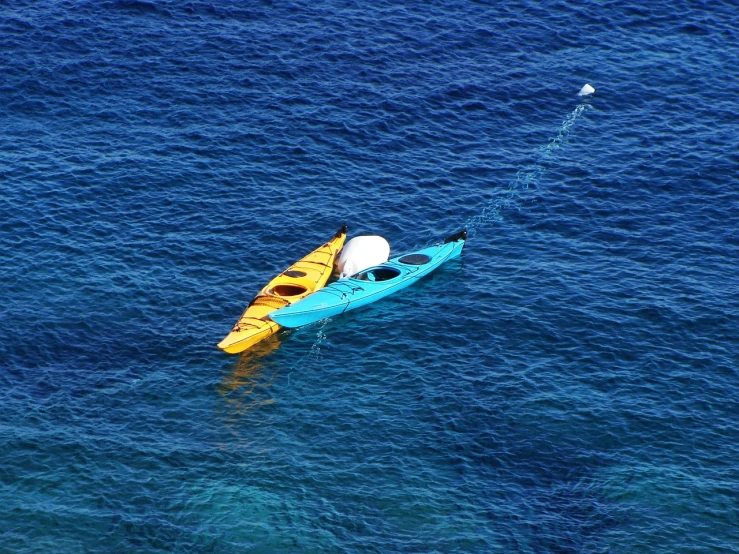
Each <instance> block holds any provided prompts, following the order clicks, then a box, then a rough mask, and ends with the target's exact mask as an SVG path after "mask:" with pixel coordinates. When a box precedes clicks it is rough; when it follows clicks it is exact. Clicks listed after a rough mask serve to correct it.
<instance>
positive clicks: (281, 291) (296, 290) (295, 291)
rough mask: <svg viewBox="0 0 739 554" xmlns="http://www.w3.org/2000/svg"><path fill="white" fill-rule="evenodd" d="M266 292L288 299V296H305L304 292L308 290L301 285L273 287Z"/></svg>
mask: <svg viewBox="0 0 739 554" xmlns="http://www.w3.org/2000/svg"><path fill="white" fill-rule="evenodd" d="M268 292H269V294H272V295H274V296H281V297H285V296H287V297H290V296H300V295H301V294H305V293H306V292H308V289H307V288H306V287H304V286H303V285H296V284H282V285H275V286H274V287H272V288H271V289H270V290H269V291H268Z"/></svg>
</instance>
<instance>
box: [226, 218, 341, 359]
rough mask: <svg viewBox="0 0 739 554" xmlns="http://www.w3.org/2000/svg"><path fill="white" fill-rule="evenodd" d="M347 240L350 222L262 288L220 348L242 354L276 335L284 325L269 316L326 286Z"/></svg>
mask: <svg viewBox="0 0 739 554" xmlns="http://www.w3.org/2000/svg"><path fill="white" fill-rule="evenodd" d="M345 240H346V225H344V226H343V227H342V228H341V229H339V231H338V232H337V233H336V234H335V235H334V236H333V238H332V239H331V240H329V241H328V242H327V243H325V244H323V245H322V246H320V247H319V248H317V249H316V250H314V251H313V252H311V253H310V254H308V255H307V256H305V257H303V258H301V259H300V260H298V261H297V262H296V263H294V264H293V265H291V266H290V267H288V268H287V269H286V270H285V271H283V272H282V273H280V274H279V275H278V276H277V277H275V278H274V279H272V280H271V281H270V282H269V283H267V285H266V286H265V287H264V288H263V289H262V290H261V291H259V294H257V295H256V296H255V297H254V299H253V300H252V301H251V303H250V304H249V306H247V308H246V310H245V311H244V313H243V314H242V315H241V317H240V318H239V320H238V321H237V322H236V325H234V327H233V329H231V332H230V333H229V334H228V335H226V337H225V338H224V339H223V340H222V341H221V342H219V343H218V348H220V349H221V350H223V351H224V352H227V353H229V354H238V353H239V352H243V351H244V350H246V349H248V348H250V347H252V346H254V345H255V344H257V343H258V342H260V341H262V340H264V339H266V338H267V337H269V336H271V335H274V334H275V333H276V332H277V331H278V330H279V329H280V325H279V324H278V323H276V322H274V321H273V320H271V319H270V318H269V317H268V316H269V314H270V313H271V312H273V311H274V310H277V309H279V308H283V307H285V306H289V305H290V304H292V303H294V302H298V301H299V300H301V299H303V298H306V297H307V296H309V295H310V294H311V293H313V292H315V291H317V290H318V289H320V288H322V287H323V286H324V285H325V284H326V281H328V278H329V277H330V276H331V273H332V271H333V268H334V261H335V259H336V255H337V254H338V253H339V251H340V250H341V247H342V246H343V245H344V241H345Z"/></svg>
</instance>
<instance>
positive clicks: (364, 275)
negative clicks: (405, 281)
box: [353, 267, 400, 282]
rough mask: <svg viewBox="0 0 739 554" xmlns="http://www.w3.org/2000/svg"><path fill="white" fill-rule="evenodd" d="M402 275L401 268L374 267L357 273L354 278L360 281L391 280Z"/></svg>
mask: <svg viewBox="0 0 739 554" xmlns="http://www.w3.org/2000/svg"><path fill="white" fill-rule="evenodd" d="M399 276H400V270H399V269H396V268H394V267H373V268H371V269H368V270H367V271H362V272H361V273H357V274H356V275H355V276H354V277H353V279H357V280H359V281H376V282H377V281H389V280H390V279H395V278H396V277H399Z"/></svg>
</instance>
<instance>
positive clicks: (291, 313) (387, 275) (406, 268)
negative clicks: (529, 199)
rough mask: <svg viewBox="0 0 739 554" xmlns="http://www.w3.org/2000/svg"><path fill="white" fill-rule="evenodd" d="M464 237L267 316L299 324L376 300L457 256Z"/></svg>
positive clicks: (401, 258) (342, 282)
mask: <svg viewBox="0 0 739 554" xmlns="http://www.w3.org/2000/svg"><path fill="white" fill-rule="evenodd" d="M466 238H467V234H466V232H464V231H462V232H461V233H457V235H454V236H452V237H450V239H452V240H449V239H447V242H445V243H444V244H437V245H435V246H431V247H429V248H424V249H422V250H418V251H417V252H414V253H412V254H406V255H405V256H399V257H397V258H393V259H392V260H390V261H388V262H385V263H384V264H380V265H377V266H374V267H371V268H369V269H366V270H364V271H361V272H359V273H357V274H355V275H352V276H351V277H349V278H346V279H341V280H339V281H335V282H334V283H331V284H330V285H328V286H327V287H324V288H322V289H321V290H318V291H316V292H314V293H313V294H311V295H310V296H308V297H306V298H304V299H302V300H300V301H298V302H294V303H292V304H290V305H289V306H285V307H283V308H280V309H278V310H275V311H273V312H271V313H270V314H269V318H270V319H271V320H272V321H274V322H276V323H278V324H279V325H281V326H283V327H301V326H303V325H308V324H310V323H315V322H316V321H320V320H322V319H326V318H327V317H332V316H335V315H339V314H342V313H344V312H347V311H349V310H354V309H356V308H361V307H362V306H366V305H367V304H371V303H373V302H376V301H378V300H380V299H382V298H385V297H386V296H389V295H391V294H393V293H395V292H398V291H400V290H402V289H404V288H406V287H408V286H410V285H412V284H413V283H415V282H416V281H418V280H419V279H421V278H423V277H425V276H426V275H428V274H429V273H431V272H432V271H434V270H435V269H436V268H438V267H439V266H440V265H442V264H443V263H444V262H447V261H448V260H451V259H454V258H458V257H459V256H460V255H461V253H462V249H463V248H464V244H465V241H466Z"/></svg>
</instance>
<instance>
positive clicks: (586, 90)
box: [577, 84, 595, 96]
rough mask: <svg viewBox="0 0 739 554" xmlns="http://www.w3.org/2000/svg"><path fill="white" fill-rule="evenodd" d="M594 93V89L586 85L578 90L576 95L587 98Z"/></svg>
mask: <svg viewBox="0 0 739 554" xmlns="http://www.w3.org/2000/svg"><path fill="white" fill-rule="evenodd" d="M594 92H595V89H594V88H593V87H591V86H590V85H588V84H586V85H585V86H584V87H582V88H581V89H580V92H578V93H577V95H578V96H587V95H588V94H593V93H594Z"/></svg>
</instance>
